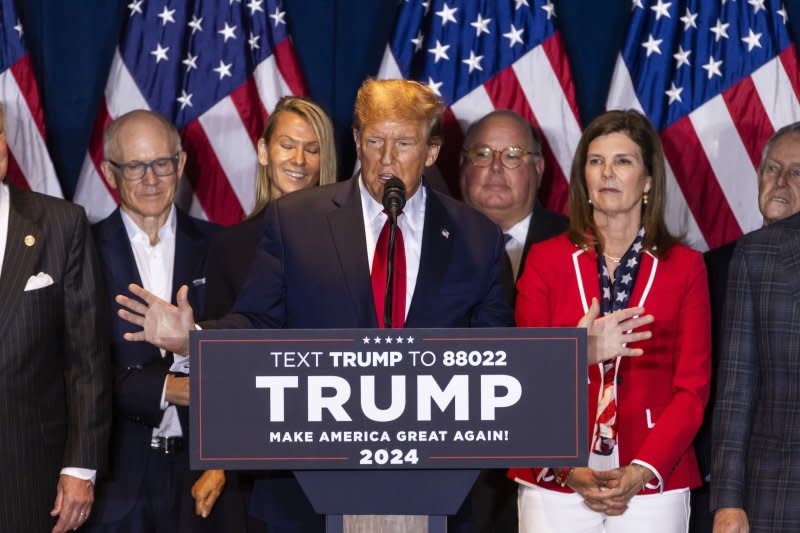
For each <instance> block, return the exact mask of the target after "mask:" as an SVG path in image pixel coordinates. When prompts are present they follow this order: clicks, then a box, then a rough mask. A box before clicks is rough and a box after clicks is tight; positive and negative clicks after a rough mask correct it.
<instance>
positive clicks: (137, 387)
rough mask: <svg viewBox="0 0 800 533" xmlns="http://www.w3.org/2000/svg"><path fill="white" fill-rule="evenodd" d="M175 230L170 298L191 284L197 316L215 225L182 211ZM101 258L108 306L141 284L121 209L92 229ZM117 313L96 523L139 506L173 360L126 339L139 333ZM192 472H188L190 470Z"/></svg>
mask: <svg viewBox="0 0 800 533" xmlns="http://www.w3.org/2000/svg"><path fill="white" fill-rule="evenodd" d="M176 215H177V224H176V226H177V227H176V232H175V263H174V267H173V275H172V298H173V300H174V297H175V293H176V292H177V290H178V288H179V287H180V286H181V285H184V284H186V285H188V286H189V303H190V304H191V305H192V308H193V309H194V312H195V316H197V315H198V314H202V311H203V308H204V306H205V302H204V296H205V277H204V276H205V262H206V253H207V250H208V241H209V238H210V236H211V234H212V233H213V232H214V231H215V230H216V228H217V226H215V225H213V224H210V223H208V222H204V221H201V220H197V219H193V218H191V217H189V216H188V215H186V214H185V213H183V212H182V211H180V210H178V211H177V213H176ZM92 231H93V233H94V238H95V240H96V242H97V249H98V252H99V255H100V260H101V264H102V271H103V274H104V281H105V285H106V293H107V294H108V296H109V298H110V299H111V301H110V307H111V308H112V309H114V310H115V311H116V309H118V308H119V306H118V305H117V304H116V303H115V302H114V301H113V298H114V296H116V295H117V294H128V285H129V284H131V283H136V284H139V285H141V284H142V279H141V276H140V275H139V271H138V269H137V267H136V260H135V259H134V256H133V250H132V248H131V245H130V240H129V239H128V234H127V233H126V231H125V226H124V225H123V223H122V216H121V214H120V211H119V208H117V210H115V211H114V212H113V213H112V214H111V215H110V216H109V217H108V218H106V219H104V220H102V221H100V222H98V223H97V224H95V225H94V226H93V227H92ZM138 329H139V328H138V327H137V326H134V325H132V324H130V323H128V322H126V321H125V320H122V319H121V318H119V316H117V315H116V312H115V313H114V316H113V324H112V339H111V353H112V359H113V365H114V419H113V423H112V438H111V475H110V477H109V479H106V480H103V481H101V483H99V485H98V497H97V501H96V504H95V509H93V513H92V514H94V515H96V517H95V519H96V520H98V521H100V522H113V521H116V520H118V519H120V518H121V517H122V516H124V515H125V514H126V513H127V512H128V510H129V509H130V507H131V506H132V505H133V504H134V503H135V496H136V494H137V493H138V491H139V487H140V485H141V483H142V479H143V475H144V470H145V469H144V465H145V463H146V458H147V453H148V449H149V443H150V438H151V436H152V432H153V428H154V427H158V425H159V424H160V423H161V418H162V416H163V411H162V410H161V407H160V400H161V393H162V390H163V388H164V379H165V378H166V376H167V374H168V373H169V367H170V366H171V365H172V362H173V357H172V355H171V354H169V353H168V354H167V356H166V357H161V352H160V351H159V349H158V348H156V347H154V346H153V345H151V344H149V343H146V342H129V341H126V340H125V339H123V337H122V335H123V334H124V333H126V332H134V331H136V330H138ZM178 414H179V417H180V419H181V425H182V427H183V431H184V435H186V433H187V432H188V428H189V425H188V410H187V409H186V408H184V407H179V408H178ZM187 469H188V468H187Z"/></svg>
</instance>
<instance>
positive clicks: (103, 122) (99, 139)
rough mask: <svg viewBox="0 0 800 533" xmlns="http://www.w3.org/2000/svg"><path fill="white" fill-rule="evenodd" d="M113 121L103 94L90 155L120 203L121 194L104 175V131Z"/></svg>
mask: <svg viewBox="0 0 800 533" xmlns="http://www.w3.org/2000/svg"><path fill="white" fill-rule="evenodd" d="M110 123H111V115H110V114H109V112H108V106H107V105H106V97H105V96H103V98H102V100H100V107H99V109H98V110H97V116H96V117H95V119H94V125H93V126H92V136H91V138H90V139H89V148H88V150H89V157H90V158H91V159H92V164H93V165H94V168H95V170H97V173H98V174H99V175H100V181H101V182H102V183H103V186H104V187H105V188H106V190H107V191H108V194H110V195H111V196H112V197H113V198H114V202H115V203H117V204H118V203H119V195H118V194H117V190H116V189H114V188H112V187H111V186H110V185H109V184H108V182H107V181H106V180H105V178H104V177H103V169H102V166H101V165H102V163H103V132H104V131H105V129H106V126H108V125H109V124H110Z"/></svg>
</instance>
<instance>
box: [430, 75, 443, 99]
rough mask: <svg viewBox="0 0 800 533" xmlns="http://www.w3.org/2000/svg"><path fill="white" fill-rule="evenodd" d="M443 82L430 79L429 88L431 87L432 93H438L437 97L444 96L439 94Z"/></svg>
mask: <svg viewBox="0 0 800 533" xmlns="http://www.w3.org/2000/svg"><path fill="white" fill-rule="evenodd" d="M443 83H444V82H443V81H439V82H436V81H433V78H428V87H430V89H431V91H433V92H435V93H436V96H442V93H441V92H439V88H440V87H441V86H442V84H443Z"/></svg>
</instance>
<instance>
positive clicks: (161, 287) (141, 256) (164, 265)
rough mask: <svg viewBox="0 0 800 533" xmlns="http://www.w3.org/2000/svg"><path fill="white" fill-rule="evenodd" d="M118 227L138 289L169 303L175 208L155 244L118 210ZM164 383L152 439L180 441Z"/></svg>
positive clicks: (173, 264) (173, 260) (174, 415)
mask: <svg viewBox="0 0 800 533" xmlns="http://www.w3.org/2000/svg"><path fill="white" fill-rule="evenodd" d="M120 214H121V215H122V223H123V225H124V226H125V232H126V233H127V234H128V239H129V240H130V243H131V249H132V250H133V257H134V259H135V260H136V268H137V269H138V270H139V276H140V277H141V278H142V286H143V287H144V288H145V289H147V290H148V291H150V292H152V293H153V294H155V295H156V296H158V297H159V298H161V299H163V300H166V301H168V302H169V301H171V300H172V295H171V294H170V293H171V292H172V272H173V270H174V267H175V228H176V226H177V217H176V215H175V206H172V208H171V209H170V212H169V215H168V217H167V221H166V222H165V223H164V225H163V226H161V229H159V230H158V242H157V243H156V244H150V237H149V236H148V235H147V233H145V232H144V231H142V229H141V228H140V227H139V226H137V225H136V223H135V222H134V221H133V219H132V218H131V217H130V216H128V214H127V213H126V212H125V210H120ZM166 355H167V354H166V352H165V351H164V350H161V357H166ZM166 387H167V381H166V379H165V380H164V387H163V388H162V389H161V404H160V405H161V409H163V410H164V415H163V416H162V417H161V424H159V426H158V427H157V428H154V429H153V436H154V437H180V436H182V435H183V431H182V430H181V422H180V420H179V419H178V411H177V409H176V408H175V406H174V405H169V404H168V403H167V402H165V401H164V393H165V392H166Z"/></svg>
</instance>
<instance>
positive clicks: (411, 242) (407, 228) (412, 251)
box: [358, 175, 427, 316]
mask: <svg viewBox="0 0 800 533" xmlns="http://www.w3.org/2000/svg"><path fill="white" fill-rule="evenodd" d="M358 188H359V191H360V192H361V212H362V214H363V215H364V236H365V237H366V238H367V259H368V260H369V270H370V272H372V258H373V256H374V255H375V247H376V246H377V244H378V237H379V236H380V234H381V230H382V229H383V225H384V224H385V223H386V220H387V219H388V218H389V217H388V216H386V215H385V214H384V213H383V205H382V204H381V203H379V202H378V201H377V200H375V198H373V197H372V196H370V194H369V192H368V191H367V188H366V187H365V186H364V180H363V179H362V178H361V176H360V175H359V177H358ZM426 198H427V191H426V190H425V186H424V185H420V186H419V188H418V189H417V191H416V192H415V193H414V195H413V196H412V197H411V198H409V199H408V200H406V205H405V207H404V208H403V214H402V215H400V217H398V220H397V225H398V226H399V227H400V231H402V232H403V245H404V247H405V250H406V316H408V310H409V308H410V307H411V298H412V297H413V296H414V288H415V287H416V286H417V276H418V274H419V259H420V254H421V252H422V229H423V226H424V225H425V200H426Z"/></svg>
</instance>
